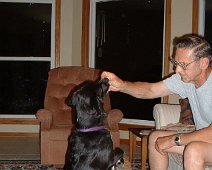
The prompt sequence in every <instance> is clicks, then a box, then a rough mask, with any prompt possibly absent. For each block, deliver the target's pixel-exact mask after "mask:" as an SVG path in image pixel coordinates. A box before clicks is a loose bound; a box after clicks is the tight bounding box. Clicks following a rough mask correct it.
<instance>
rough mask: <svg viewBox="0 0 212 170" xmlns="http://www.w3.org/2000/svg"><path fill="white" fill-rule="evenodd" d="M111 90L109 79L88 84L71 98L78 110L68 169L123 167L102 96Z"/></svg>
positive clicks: (89, 169) (91, 169)
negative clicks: (109, 127)
mask: <svg viewBox="0 0 212 170" xmlns="http://www.w3.org/2000/svg"><path fill="white" fill-rule="evenodd" d="M108 88H109V83H108V79H103V80H101V81H100V82H94V81H87V82H85V83H83V85H82V86H81V87H80V88H79V89H78V90H77V91H75V92H74V93H73V94H72V96H71V97H70V98H69V99H68V105H69V106H71V107H72V108H74V109H75V112H76V113H75V121H76V122H75V128H76V129H75V130H74V131H73V132H72V135H71V136H70V141H69V149H68V150H67V158H66V165H65V168H64V169H69V170H113V169H122V168H123V163H124V161H123V153H124V152H123V151H122V150H121V149H120V148H116V149H115V150H113V143H112V140H111V135H110V132H109V131H108V130H106V129H105V126H104V122H105V118H106V113H105V111H104V108H103V97H104V96H105V95H106V93H107V91H108Z"/></svg>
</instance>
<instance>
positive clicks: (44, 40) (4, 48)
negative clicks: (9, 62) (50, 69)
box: [0, 2, 52, 57]
mask: <svg viewBox="0 0 212 170" xmlns="http://www.w3.org/2000/svg"><path fill="white" fill-rule="evenodd" d="M51 10H52V5H51V4H43V3H40V4H39V3H5V2H0V20H1V27H0V35H1V38H0V47H1V48H0V56H6V57H10V56H18V57H29V56H33V57H50V54H51V53H50V51H51V14H52V11H51Z"/></svg>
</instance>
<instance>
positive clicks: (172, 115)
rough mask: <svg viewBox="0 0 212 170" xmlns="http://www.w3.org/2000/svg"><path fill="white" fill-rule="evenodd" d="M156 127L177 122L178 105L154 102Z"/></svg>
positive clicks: (178, 114) (178, 116) (178, 115)
mask: <svg viewBox="0 0 212 170" xmlns="http://www.w3.org/2000/svg"><path fill="white" fill-rule="evenodd" d="M153 117H154V119H155V126H156V129H160V128H161V127H162V126H166V125H168V124H170V123H178V122H179V119H180V105H174V104H156V105H155V106H154V108H153Z"/></svg>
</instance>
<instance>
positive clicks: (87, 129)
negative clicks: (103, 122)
mask: <svg viewBox="0 0 212 170" xmlns="http://www.w3.org/2000/svg"><path fill="white" fill-rule="evenodd" d="M103 129H105V126H96V127H92V128H85V129H76V131H77V132H95V131H99V130H103Z"/></svg>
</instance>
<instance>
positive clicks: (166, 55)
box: [163, 0, 172, 103]
mask: <svg viewBox="0 0 212 170" xmlns="http://www.w3.org/2000/svg"><path fill="white" fill-rule="evenodd" d="M171 3H172V1H171V0H167V1H166V15H165V16H166V17H165V43H164V44H165V46H164V49H165V50H164V63H163V64H164V72H163V77H166V76H168V75H169V74H170V73H169V56H170V45H171ZM168 100H169V97H168V96H166V97H163V103H168Z"/></svg>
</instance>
